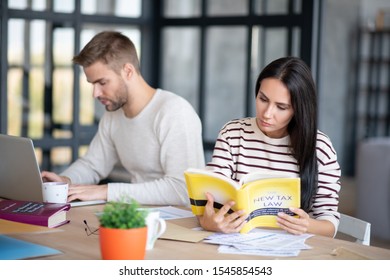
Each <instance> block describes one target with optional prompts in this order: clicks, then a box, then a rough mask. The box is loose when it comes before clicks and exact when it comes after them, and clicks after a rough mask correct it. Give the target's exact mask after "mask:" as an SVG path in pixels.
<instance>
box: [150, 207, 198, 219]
mask: <svg viewBox="0 0 390 280" xmlns="http://www.w3.org/2000/svg"><path fill="white" fill-rule="evenodd" d="M143 209H145V210H149V211H150V210H155V211H159V212H160V218H163V219H164V220H173V219H182V218H189V217H194V214H192V212H191V211H189V210H184V209H180V208H177V207H173V206H162V207H156V208H143Z"/></svg>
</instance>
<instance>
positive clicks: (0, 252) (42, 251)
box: [0, 235, 61, 260]
mask: <svg viewBox="0 0 390 280" xmlns="http://www.w3.org/2000/svg"><path fill="white" fill-rule="evenodd" d="M0 248H1V249H0V260H19V259H28V258H34V257H41V256H48V255H56V254H61V251H58V250H56V249H53V248H50V247H46V246H43V245H39V244H35V243H31V242H27V241H23V240H19V239H15V238H12V237H9V236H5V235H0Z"/></svg>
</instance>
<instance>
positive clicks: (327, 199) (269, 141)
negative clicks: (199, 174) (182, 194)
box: [207, 118, 341, 230]
mask: <svg viewBox="0 0 390 280" xmlns="http://www.w3.org/2000/svg"><path fill="white" fill-rule="evenodd" d="M302 141H304V139H303V140H302ZM289 143H290V137H289V136H286V137H283V138H279V139H275V138H270V137H267V136H266V135H265V134H264V133H263V132H262V131H261V130H260V129H259V128H258V126H257V124H256V119H255V118H244V119H239V120H232V121H230V122H228V123H227V124H226V125H225V126H224V127H223V128H222V129H221V130H220V132H219V135H218V139H217V141H216V144H215V148H214V152H213V157H212V161H211V162H209V163H208V164H207V169H209V170H210V169H211V170H212V171H214V172H217V173H220V174H223V175H225V176H227V177H229V178H231V179H233V180H235V181H239V180H240V178H241V177H242V176H243V175H245V174H247V173H250V172H255V171H260V170H264V171H278V172H284V173H287V174H290V176H294V177H298V176H299V166H298V164H297V161H296V159H295V158H294V157H293V156H292V153H291V149H290V145H289ZM316 149H317V162H318V172H319V173H318V190H317V194H316V196H315V198H314V201H313V206H312V209H311V210H310V212H309V215H310V216H311V217H312V218H315V219H321V220H328V221H330V222H332V223H333V224H334V226H335V229H336V230H337V228H338V224H339V218H340V214H339V213H338V212H337V210H338V202H339V195H338V193H339V191H340V176H341V170H340V166H339V163H338V162H337V154H336V152H335V150H334V148H333V146H332V143H331V141H330V139H329V137H328V136H327V135H325V134H324V133H322V132H321V131H318V133H317V148H316Z"/></svg>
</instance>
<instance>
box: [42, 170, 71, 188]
mask: <svg viewBox="0 0 390 280" xmlns="http://www.w3.org/2000/svg"><path fill="white" fill-rule="evenodd" d="M41 176H42V181H43V182H64V183H68V184H69V186H70V185H71V184H72V181H71V180H70V178H68V177H66V176H60V175H57V174H56V173H54V172H49V171H42V173H41Z"/></svg>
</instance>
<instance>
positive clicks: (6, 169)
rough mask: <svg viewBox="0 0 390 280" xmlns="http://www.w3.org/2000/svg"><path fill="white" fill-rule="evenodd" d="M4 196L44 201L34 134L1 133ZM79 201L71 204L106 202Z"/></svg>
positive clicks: (0, 169) (1, 193)
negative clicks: (27, 136) (32, 138)
mask: <svg viewBox="0 0 390 280" xmlns="http://www.w3.org/2000/svg"><path fill="white" fill-rule="evenodd" d="M0 159H1V160H0V197H1V198H6V199H14V200H26V201H37V202H42V201H43V197H42V177H41V172H40V169H39V165H38V161H37V158H36V156H35V151H34V144H33V142H32V140H31V139H30V138H24V137H18V136H10V135H5V134H0ZM102 203H105V201H104V200H92V201H76V202H71V203H70V204H71V206H82V205H91V204H102Z"/></svg>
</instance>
